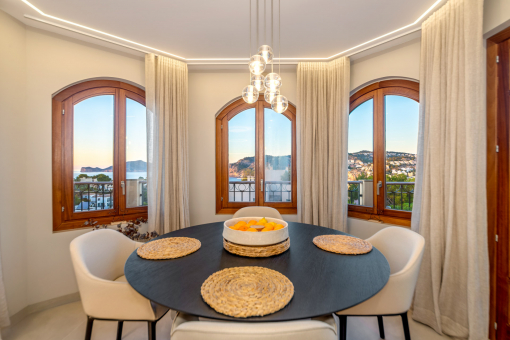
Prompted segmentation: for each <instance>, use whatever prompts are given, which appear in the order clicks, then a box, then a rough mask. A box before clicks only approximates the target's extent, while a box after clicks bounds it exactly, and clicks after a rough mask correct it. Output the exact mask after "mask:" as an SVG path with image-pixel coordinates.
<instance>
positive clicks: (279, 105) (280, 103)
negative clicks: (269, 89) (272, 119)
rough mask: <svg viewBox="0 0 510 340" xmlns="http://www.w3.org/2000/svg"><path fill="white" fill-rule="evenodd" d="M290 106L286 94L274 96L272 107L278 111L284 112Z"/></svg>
mask: <svg viewBox="0 0 510 340" xmlns="http://www.w3.org/2000/svg"><path fill="white" fill-rule="evenodd" d="M288 107H289V101H288V100H287V98H285V96H282V95H278V96H276V97H274V99H273V101H272V102H271V108H272V109H273V110H274V111H275V112H278V113H283V112H285V111H286V110H287V108H288Z"/></svg>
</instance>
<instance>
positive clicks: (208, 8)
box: [0, 0, 446, 62]
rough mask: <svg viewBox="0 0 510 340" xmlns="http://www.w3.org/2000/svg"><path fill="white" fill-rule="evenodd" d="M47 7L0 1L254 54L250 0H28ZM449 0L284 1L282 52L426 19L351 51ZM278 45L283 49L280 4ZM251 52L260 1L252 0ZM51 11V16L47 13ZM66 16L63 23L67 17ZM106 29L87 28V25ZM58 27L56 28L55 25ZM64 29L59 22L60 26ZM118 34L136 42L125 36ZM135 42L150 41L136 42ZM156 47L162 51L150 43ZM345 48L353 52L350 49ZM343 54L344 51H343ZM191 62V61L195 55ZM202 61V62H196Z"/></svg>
mask: <svg viewBox="0 0 510 340" xmlns="http://www.w3.org/2000/svg"><path fill="white" fill-rule="evenodd" d="M28 1H30V3H31V4H32V5H33V6H35V7H37V8H38V9H39V10H40V11H42V12H43V13H44V14H45V15H46V16H45V15H43V14H42V13H39V12H37V11H36V10H35V9H34V8H31V7H30V6H29V5H27V4H26V3H24V2H22V1H21V0H0V8H1V9H3V10H4V11H6V12H8V13H9V14H11V15H13V16H14V17H16V18H18V19H19V20H22V21H23V22H25V23H26V24H28V25H36V24H38V25H39V26H38V27H42V28H44V27H51V25H47V24H46V25H41V24H40V22H39V23H38V22H37V21H35V20H32V19H29V18H27V16H29V17H32V18H36V19H42V20H44V21H46V22H49V23H54V24H57V25H60V26H63V27H69V28H72V29H74V30H78V31H81V32H85V33H88V34H92V35H94V36H96V37H99V38H107V39H108V40H111V41H117V42H121V43H122V44H124V45H127V46H134V47H137V48H139V49H141V50H144V51H153V52H156V53H159V54H165V53H164V52H167V53H171V54H174V55H176V56H179V57H182V58H185V59H215V58H243V59H244V58H247V57H249V53H250V51H249V39H250V35H249V1H248V0H185V1H184V0H182V1H175V0H174V1H171V0H151V1H141V0H138V1H136V0H122V1H121V0H109V1H105V0H86V1H83V0H28ZM445 1H446V0H443V1H441V0H439V1H437V0H412V1H409V0H385V1H381V0H356V1H353V0H337V1H334V0H282V1H281V57H282V58H298V59H308V58H329V57H331V56H333V55H335V54H338V53H340V52H342V51H345V50H349V49H351V48H353V47H356V46H357V45H360V44H363V43H365V42H367V41H370V40H373V39H374V38H377V37H379V36H381V35H384V34H386V33H389V32H392V31H395V30H397V29H399V28H402V27H404V26H406V25H410V24H412V23H413V22H415V21H416V20H417V19H418V18H420V16H422V15H423V14H424V13H425V12H427V10H429V9H430V8H431V6H433V5H436V6H435V7H434V8H433V10H431V11H430V12H428V13H427V15H426V16H424V17H423V18H422V19H421V20H420V22H417V23H416V24H415V25H411V26H410V27H407V28H405V29H402V30H400V31H398V32H395V33H393V34H390V35H388V36H386V37H382V38H380V39H378V40H376V41H373V42H370V43H368V44H366V45H363V46H360V47H357V48H354V49H352V50H350V51H349V52H353V51H356V50H361V49H364V48H366V47H368V46H370V45H374V44H378V43H380V42H382V41H385V40H387V39H391V38H394V37H397V36H401V35H405V34H406V33H409V32H413V31H416V29H419V27H420V23H421V22H422V21H423V20H424V19H426V17H427V16H428V15H430V13H432V12H433V11H435V10H437V8H439V7H440V5H442V4H443V2H445ZM270 4H271V0H266V6H267V11H266V13H267V19H266V20H267V39H265V41H264V39H263V35H264V28H263V22H264V0H259V9H260V11H259V23H260V24H259V25H260V28H259V36H260V41H259V45H262V44H263V43H264V42H266V43H268V44H270V42H271V41H270V24H269V23H270ZM274 4H275V20H274V21H275V37H274V44H273V49H274V50H275V52H276V54H278V35H277V33H278V31H277V16H278V10H277V4H278V1H277V0H274ZM252 14H253V15H252V25H253V34H252V40H253V41H252V51H251V53H252V54H254V51H255V49H256V47H257V43H256V34H255V17H256V0H252ZM49 16H50V17H49ZM58 19H62V20H66V21H68V22H63V21H62V20H58ZM72 23H76V24H79V25H83V26H86V27H88V28H92V29H95V30H98V31H102V32H103V33H108V34H110V35H114V36H117V37H112V36H107V35H105V34H103V33H101V32H94V31H91V30H88V29H87V28H86V27H78V26H76V25H73V24H72ZM54 28H55V27H53V29H54ZM60 29H61V28H60ZM118 37H120V38H124V39H128V40H130V41H122V40H120V39H118ZM135 42H136V43H139V44H143V45H145V46H140V45H136V44H135ZM151 47H152V48H155V49H157V50H159V51H155V50H151ZM346 53H347V52H346ZM344 54H345V53H344ZM188 62H193V61H192V60H189V61H188ZM195 62H197V61H195Z"/></svg>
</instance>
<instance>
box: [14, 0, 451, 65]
mask: <svg viewBox="0 0 510 340" xmlns="http://www.w3.org/2000/svg"><path fill="white" fill-rule="evenodd" d="M21 1H22V2H24V3H25V4H27V5H28V6H30V7H31V8H32V9H34V10H35V11H36V12H37V13H39V14H40V15H42V16H45V17H47V18H51V19H53V20H57V21H60V22H64V23H66V24H69V25H73V26H76V27H80V28H83V29H86V30H89V31H92V32H95V33H99V34H102V35H105V36H108V37H111V38H115V39H118V40H121V41H124V42H127V43H130V44H133V45H136V46H140V47H143V48H146V49H149V50H152V51H155V52H158V53H162V54H166V55H169V56H172V57H175V58H178V59H182V60H185V61H248V58H185V57H181V56H178V55H176V54H173V53H170V52H166V51H163V50H160V49H157V48H154V47H151V46H147V45H144V44H140V43H137V42H136V41H132V40H129V39H125V38H121V37H119V36H117V35H114V34H110V33H106V32H103V31H100V30H97V29H94V28H91V27H88V26H84V25H80V24H77V23H75V22H72V21H69V20H65V19H61V18H58V17H55V16H53V15H49V14H46V13H44V12H43V11H41V10H40V9H39V8H37V7H36V6H34V5H33V4H31V3H30V2H29V1H27V0H21ZM443 1H445V0H437V1H436V2H434V4H433V5H432V6H430V7H429V8H428V9H427V10H426V11H425V13H423V14H422V15H421V16H420V17H419V18H418V19H416V20H415V21H414V22H413V23H411V24H409V25H406V26H403V27H400V28H398V29H396V30H394V31H391V32H388V33H386V34H383V35H381V36H378V37H377V38H374V39H371V40H369V41H366V42H364V43H362V44H359V45H356V46H354V47H351V48H349V49H346V50H345V51H342V52H339V53H337V54H334V55H332V56H330V57H326V58H275V59H281V60H329V59H332V58H334V57H338V56H340V55H342V54H345V53H347V52H349V51H352V50H354V49H357V48H359V47H362V46H365V45H367V44H370V43H372V42H375V41H377V40H380V39H382V38H385V37H387V36H390V35H392V34H394V33H397V32H400V31H402V30H405V29H406V28H409V27H412V26H414V25H416V24H418V23H419V22H421V20H422V19H423V18H424V17H425V16H426V15H427V14H428V13H430V12H431V11H432V10H433V9H434V8H436V7H437V5H439V4H440V3H441V2H443ZM36 20H37V19H36ZM46 23H48V24H52V23H50V22H46ZM59 27H61V26H59ZM78 33H79V32H78ZM126 47H129V46H126Z"/></svg>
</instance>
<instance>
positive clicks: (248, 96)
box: [243, 85, 259, 104]
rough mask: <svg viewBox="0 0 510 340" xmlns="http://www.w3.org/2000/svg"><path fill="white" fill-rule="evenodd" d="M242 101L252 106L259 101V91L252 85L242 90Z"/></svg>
mask: <svg viewBox="0 0 510 340" xmlns="http://www.w3.org/2000/svg"><path fill="white" fill-rule="evenodd" d="M243 99H244V101H245V102H247V103H248V104H253V103H255V102H256V101H257V99H259V91H257V89H256V88H255V86H253V85H248V86H246V87H245V88H244V89H243Z"/></svg>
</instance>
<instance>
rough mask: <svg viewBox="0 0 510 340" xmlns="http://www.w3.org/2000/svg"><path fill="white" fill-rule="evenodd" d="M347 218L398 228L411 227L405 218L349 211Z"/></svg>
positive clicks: (409, 221) (408, 220)
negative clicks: (396, 226) (391, 225)
mask: <svg viewBox="0 0 510 340" xmlns="http://www.w3.org/2000/svg"><path fill="white" fill-rule="evenodd" d="M347 216H348V217H354V218H359V219H362V220H372V221H374V222H378V223H384V224H394V225H399V226H402V227H406V228H410V227H411V220H410V219H407V218H399V217H393V216H386V215H377V214H371V213H365V212H358V211H349V213H348V215H347Z"/></svg>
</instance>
